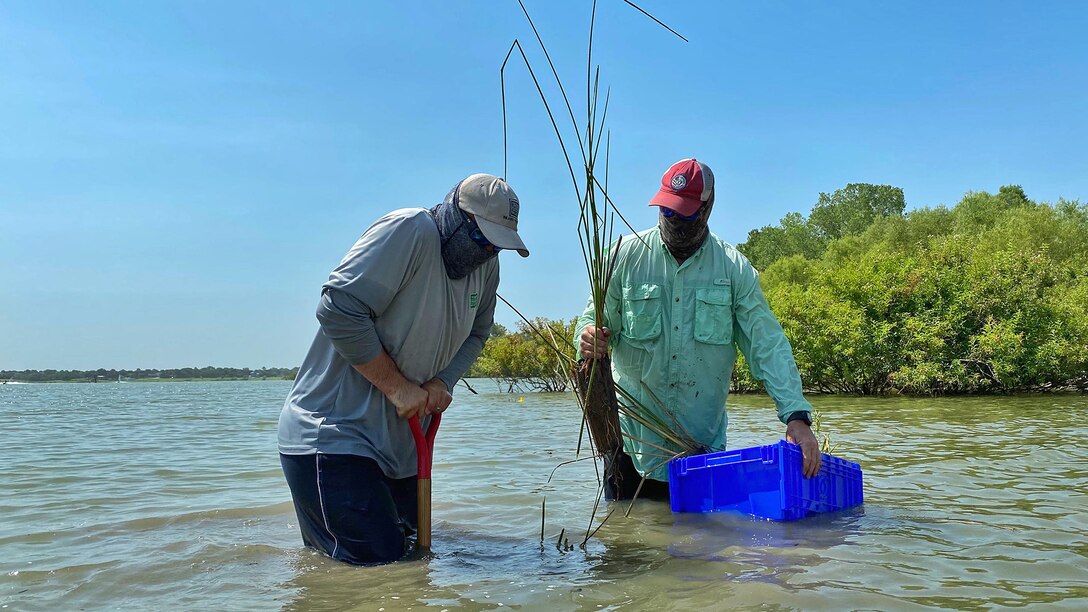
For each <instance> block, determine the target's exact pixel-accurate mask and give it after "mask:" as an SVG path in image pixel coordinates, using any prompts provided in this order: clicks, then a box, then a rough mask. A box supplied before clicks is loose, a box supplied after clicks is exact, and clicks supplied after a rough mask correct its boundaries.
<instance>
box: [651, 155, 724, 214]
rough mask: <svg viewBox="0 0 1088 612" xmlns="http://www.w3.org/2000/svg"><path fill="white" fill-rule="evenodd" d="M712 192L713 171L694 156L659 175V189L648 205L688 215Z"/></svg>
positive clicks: (693, 212) (707, 198) (708, 197)
mask: <svg viewBox="0 0 1088 612" xmlns="http://www.w3.org/2000/svg"><path fill="white" fill-rule="evenodd" d="M712 193H714V173H713V172H711V171H710V166H708V165H706V164H704V163H703V162H701V161H698V160H696V159H695V158H694V157H693V158H691V159H682V160H680V161H678V162H676V163H675V164H673V165H672V166H670V167H669V169H668V170H666V171H665V174H663V175H662V176H661V189H660V190H659V191H658V192H657V195H655V196H654V197H653V198H652V199H651V200H650V206H664V207H665V208H671V209H672V210H675V211H676V212H678V213H680V214H681V215H684V216H688V215H692V214H695V211H697V210H699V207H700V206H702V205H703V202H706V201H707V200H709V199H710V195H711V194H712Z"/></svg>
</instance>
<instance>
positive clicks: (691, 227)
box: [657, 193, 714, 260]
mask: <svg viewBox="0 0 1088 612" xmlns="http://www.w3.org/2000/svg"><path fill="white" fill-rule="evenodd" d="M713 208H714V194H713V193H712V194H711V195H710V199H709V200H707V201H706V202H703V205H702V206H700V207H699V210H698V211H697V214H698V215H699V216H698V217H696V218H695V219H693V220H691V221H688V220H686V219H684V218H682V217H680V215H673V216H671V217H666V216H664V215H661V214H659V215H658V221H657V225H658V227H659V228H660V229H661V240H662V242H664V243H665V247H666V248H667V249H669V253H672V256H673V257H675V258H677V259H680V260H684V259H687V258H688V257H691V256H692V255H694V254H695V251H698V250H699V247H701V246H703V242H704V241H706V237H707V235H708V234H709V233H710V230H709V229H708V228H707V221H708V220H709V219H710V211H711V210H712V209H713Z"/></svg>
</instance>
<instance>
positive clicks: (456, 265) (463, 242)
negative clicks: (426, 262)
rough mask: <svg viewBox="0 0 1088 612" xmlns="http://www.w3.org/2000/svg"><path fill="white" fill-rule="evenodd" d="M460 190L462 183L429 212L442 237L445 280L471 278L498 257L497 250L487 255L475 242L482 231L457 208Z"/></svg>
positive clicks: (488, 252) (484, 248) (485, 250)
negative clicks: (446, 277) (475, 236)
mask: <svg viewBox="0 0 1088 612" xmlns="http://www.w3.org/2000/svg"><path fill="white" fill-rule="evenodd" d="M460 187H461V183H457V185H455V186H454V188H453V189H451V190H450V192H449V193H447V194H446V197H445V199H443V200H442V203H441V204H439V205H437V206H435V207H434V208H432V209H431V210H430V213H431V217H432V218H433V219H434V222H435V224H436V225H438V234H439V236H441V237H442V263H444V264H445V265H446V276H448V277H450V278H452V279H454V280H457V279H459V278H464V277H466V276H468V274H469V272H472V271H473V270H475V269H476V268H478V267H480V266H481V265H482V264H483V263H484V262H485V261H487V260H488V259H491V258H492V257H494V256H495V255H497V254H498V249H496V250H495V251H488V250H487V248H486V247H485V246H483V245H482V244H481V243H480V242H478V241H477V240H475V239H473V237H472V234H473V231H479V228H478V227H477V226H476V224H475V223H474V222H473V221H472V220H471V219H469V218H468V215H467V214H465V212H464V211H463V210H461V207H460V206H458V205H457V190H458V189H459V188H460Z"/></svg>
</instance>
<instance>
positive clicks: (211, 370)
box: [0, 366, 298, 382]
mask: <svg viewBox="0 0 1088 612" xmlns="http://www.w3.org/2000/svg"><path fill="white" fill-rule="evenodd" d="M297 373H298V368H261V369H259V370H254V369H250V368H215V367H211V366H208V367H204V368H174V369H160V370H143V369H136V370H114V369H109V370H107V369H104V368H100V369H98V370H0V382H2V381H8V380H15V381H20V382H116V381H118V380H171V379H173V380H226V379H229V380H238V379H287V380H294V378H295V375H296V374H297Z"/></svg>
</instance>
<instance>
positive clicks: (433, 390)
mask: <svg viewBox="0 0 1088 612" xmlns="http://www.w3.org/2000/svg"><path fill="white" fill-rule="evenodd" d="M423 390H424V391H426V392H427V414H438V413H441V412H444V411H445V410H446V408H449V407H450V402H452V401H453V395H450V390H449V389H447V388H446V383H444V382H442V379H441V378H432V379H430V380H428V381H427V382H425V383H423Z"/></svg>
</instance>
